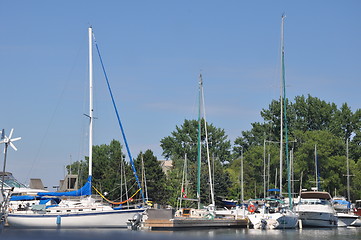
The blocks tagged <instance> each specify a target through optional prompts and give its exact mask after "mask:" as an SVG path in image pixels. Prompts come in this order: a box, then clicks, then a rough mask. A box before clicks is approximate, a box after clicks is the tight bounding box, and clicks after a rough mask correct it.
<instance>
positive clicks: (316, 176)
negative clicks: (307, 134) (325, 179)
mask: <svg viewBox="0 0 361 240" xmlns="http://www.w3.org/2000/svg"><path fill="white" fill-rule="evenodd" d="M317 165H318V164H317V145H316V144H315V180H316V191H318V190H319V188H318V168H317Z"/></svg>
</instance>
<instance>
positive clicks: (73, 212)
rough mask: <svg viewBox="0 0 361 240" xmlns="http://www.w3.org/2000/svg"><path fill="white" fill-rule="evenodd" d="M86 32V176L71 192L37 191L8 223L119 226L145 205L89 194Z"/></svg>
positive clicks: (90, 179)
mask: <svg viewBox="0 0 361 240" xmlns="http://www.w3.org/2000/svg"><path fill="white" fill-rule="evenodd" d="M88 35H89V89H90V90H89V98H90V99H89V116H88V117H89V120H90V121H89V176H88V179H87V182H86V183H85V185H84V186H83V187H81V188H80V189H78V190H75V191H70V192H45V193H40V192H39V193H38V194H37V195H38V196H37V197H38V200H39V204H37V205H33V206H30V207H28V208H25V209H20V210H18V209H11V210H10V211H9V212H8V215H7V221H8V223H9V225H10V226H11V227H25V228H106V227H109V228H110V227H112V228H121V227H124V228H125V227H127V225H128V222H129V220H130V219H135V218H137V219H139V218H140V217H141V215H142V214H143V213H144V212H145V207H142V206H140V207H135V208H132V209H131V208H112V207H111V206H110V205H106V204H103V203H101V202H97V201H96V200H95V199H94V198H92V197H91V194H92V145H93V62H92V60H93V57H92V55H93V30H92V28H91V27H89V29H88ZM61 197H69V198H72V197H80V199H79V200H62V199H61ZM46 203H47V204H46Z"/></svg>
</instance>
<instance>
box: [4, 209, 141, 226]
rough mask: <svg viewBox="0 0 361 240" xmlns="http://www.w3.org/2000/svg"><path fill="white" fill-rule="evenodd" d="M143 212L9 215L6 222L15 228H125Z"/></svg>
mask: <svg viewBox="0 0 361 240" xmlns="http://www.w3.org/2000/svg"><path fill="white" fill-rule="evenodd" d="M143 212H144V209H127V210H110V211H97V212H84V213H69V214H54V213H50V214H34V213H16V214H15V213H14V214H13V213H9V214H8V217H7V222H8V224H9V226H10V227H16V228H126V227H127V223H128V222H129V219H133V217H134V215H135V214H142V213H143Z"/></svg>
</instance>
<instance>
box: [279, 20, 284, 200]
mask: <svg viewBox="0 0 361 240" xmlns="http://www.w3.org/2000/svg"><path fill="white" fill-rule="evenodd" d="M283 23H284V15H282V24H281V94H280V98H281V99H280V104H281V106H280V107H281V115H280V121H281V126H280V174H279V175H280V194H281V195H282V171H283V170H282V168H283V83H284V82H283V80H284V76H283V75H284V74H283V73H284V70H283V56H284V55H283V51H284V49H283Z"/></svg>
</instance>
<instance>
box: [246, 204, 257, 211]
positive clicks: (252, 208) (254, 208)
mask: <svg viewBox="0 0 361 240" xmlns="http://www.w3.org/2000/svg"><path fill="white" fill-rule="evenodd" d="M254 211H256V207H255V206H254V205H253V204H251V205H249V206H248V212H254Z"/></svg>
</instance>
